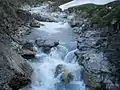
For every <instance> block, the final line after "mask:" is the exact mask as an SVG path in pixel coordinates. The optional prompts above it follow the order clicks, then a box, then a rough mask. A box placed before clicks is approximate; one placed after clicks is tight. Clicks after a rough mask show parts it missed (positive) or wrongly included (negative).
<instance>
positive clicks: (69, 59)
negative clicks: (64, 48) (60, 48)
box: [64, 49, 77, 63]
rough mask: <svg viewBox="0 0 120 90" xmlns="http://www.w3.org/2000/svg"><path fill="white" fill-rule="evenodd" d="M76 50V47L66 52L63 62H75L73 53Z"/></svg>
mask: <svg viewBox="0 0 120 90" xmlns="http://www.w3.org/2000/svg"><path fill="white" fill-rule="evenodd" d="M76 50H77V49H75V50H72V51H70V52H68V53H67V55H66V56H65V59H64V60H65V62H68V63H71V62H75V55H74V53H75V51H76Z"/></svg>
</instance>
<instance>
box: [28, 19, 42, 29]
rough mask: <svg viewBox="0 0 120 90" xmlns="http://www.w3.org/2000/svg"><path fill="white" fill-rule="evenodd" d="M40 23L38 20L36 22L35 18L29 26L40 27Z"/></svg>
mask: <svg viewBox="0 0 120 90" xmlns="http://www.w3.org/2000/svg"><path fill="white" fill-rule="evenodd" d="M40 25H41V24H40V23H39V22H37V21H35V20H33V21H32V22H31V23H30V26H31V27H34V28H40Z"/></svg>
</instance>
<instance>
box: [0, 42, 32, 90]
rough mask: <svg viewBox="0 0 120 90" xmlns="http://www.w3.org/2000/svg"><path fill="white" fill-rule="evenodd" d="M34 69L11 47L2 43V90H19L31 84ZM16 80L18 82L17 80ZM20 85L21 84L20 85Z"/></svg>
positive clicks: (0, 57) (0, 66)
mask: <svg viewBox="0 0 120 90" xmlns="http://www.w3.org/2000/svg"><path fill="white" fill-rule="evenodd" d="M31 73H32V68H31V67H30V66H29V64H28V63H27V62H26V61H25V60H24V59H23V58H22V57H21V56H20V55H18V54H16V52H15V51H13V50H12V49H11V48H10V47H6V45H4V44H3V43H0V89H1V90H3V89H4V90H10V88H11V90H17V89H19V88H22V87H24V86H25V85H27V84H28V83H30V76H31ZM15 78H16V80H15ZM18 83H19V84H18Z"/></svg>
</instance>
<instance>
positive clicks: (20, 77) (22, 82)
mask: <svg viewBox="0 0 120 90" xmlns="http://www.w3.org/2000/svg"><path fill="white" fill-rule="evenodd" d="M30 83H31V80H30V78H27V76H25V75H24V74H20V73H16V74H15V75H14V76H13V78H12V79H11V81H10V83H9V86H10V87H11V88H12V89H13V90H18V89H20V88H23V87H24V86H26V85H28V84H30Z"/></svg>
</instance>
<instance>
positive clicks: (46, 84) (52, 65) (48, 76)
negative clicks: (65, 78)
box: [26, 22, 85, 90]
mask: <svg viewBox="0 0 120 90" xmlns="http://www.w3.org/2000/svg"><path fill="white" fill-rule="evenodd" d="M41 23H43V24H44V25H45V26H41V27H40V28H37V29H33V31H32V33H31V34H30V35H29V36H27V37H26V38H27V39H35V38H39V37H43V38H46V39H48V38H50V39H53V38H54V39H56V40H59V42H60V45H58V46H57V47H54V48H52V49H51V52H50V53H49V54H46V53H43V52H42V50H41V48H37V53H36V60H35V61H32V62H30V64H31V66H32V67H33V70H34V73H33V75H32V83H31V85H30V87H29V88H28V89H27V90H85V84H84V82H83V81H82V79H81V74H80V71H81V67H80V66H79V65H78V63H77V62H76V61H75V60H76V57H75V55H74V52H75V51H76V50H77V49H76V41H75V35H74V34H73V32H72V29H71V27H70V26H69V24H68V23H60V22H59V23H55V22H54V23H50V22H41ZM59 64H63V65H64V66H65V68H66V69H67V70H68V71H69V72H71V73H72V74H73V75H74V79H73V81H71V82H70V83H69V84H63V83H61V81H60V78H59V76H58V77H54V76H55V69H56V66H57V65H59Z"/></svg>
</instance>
